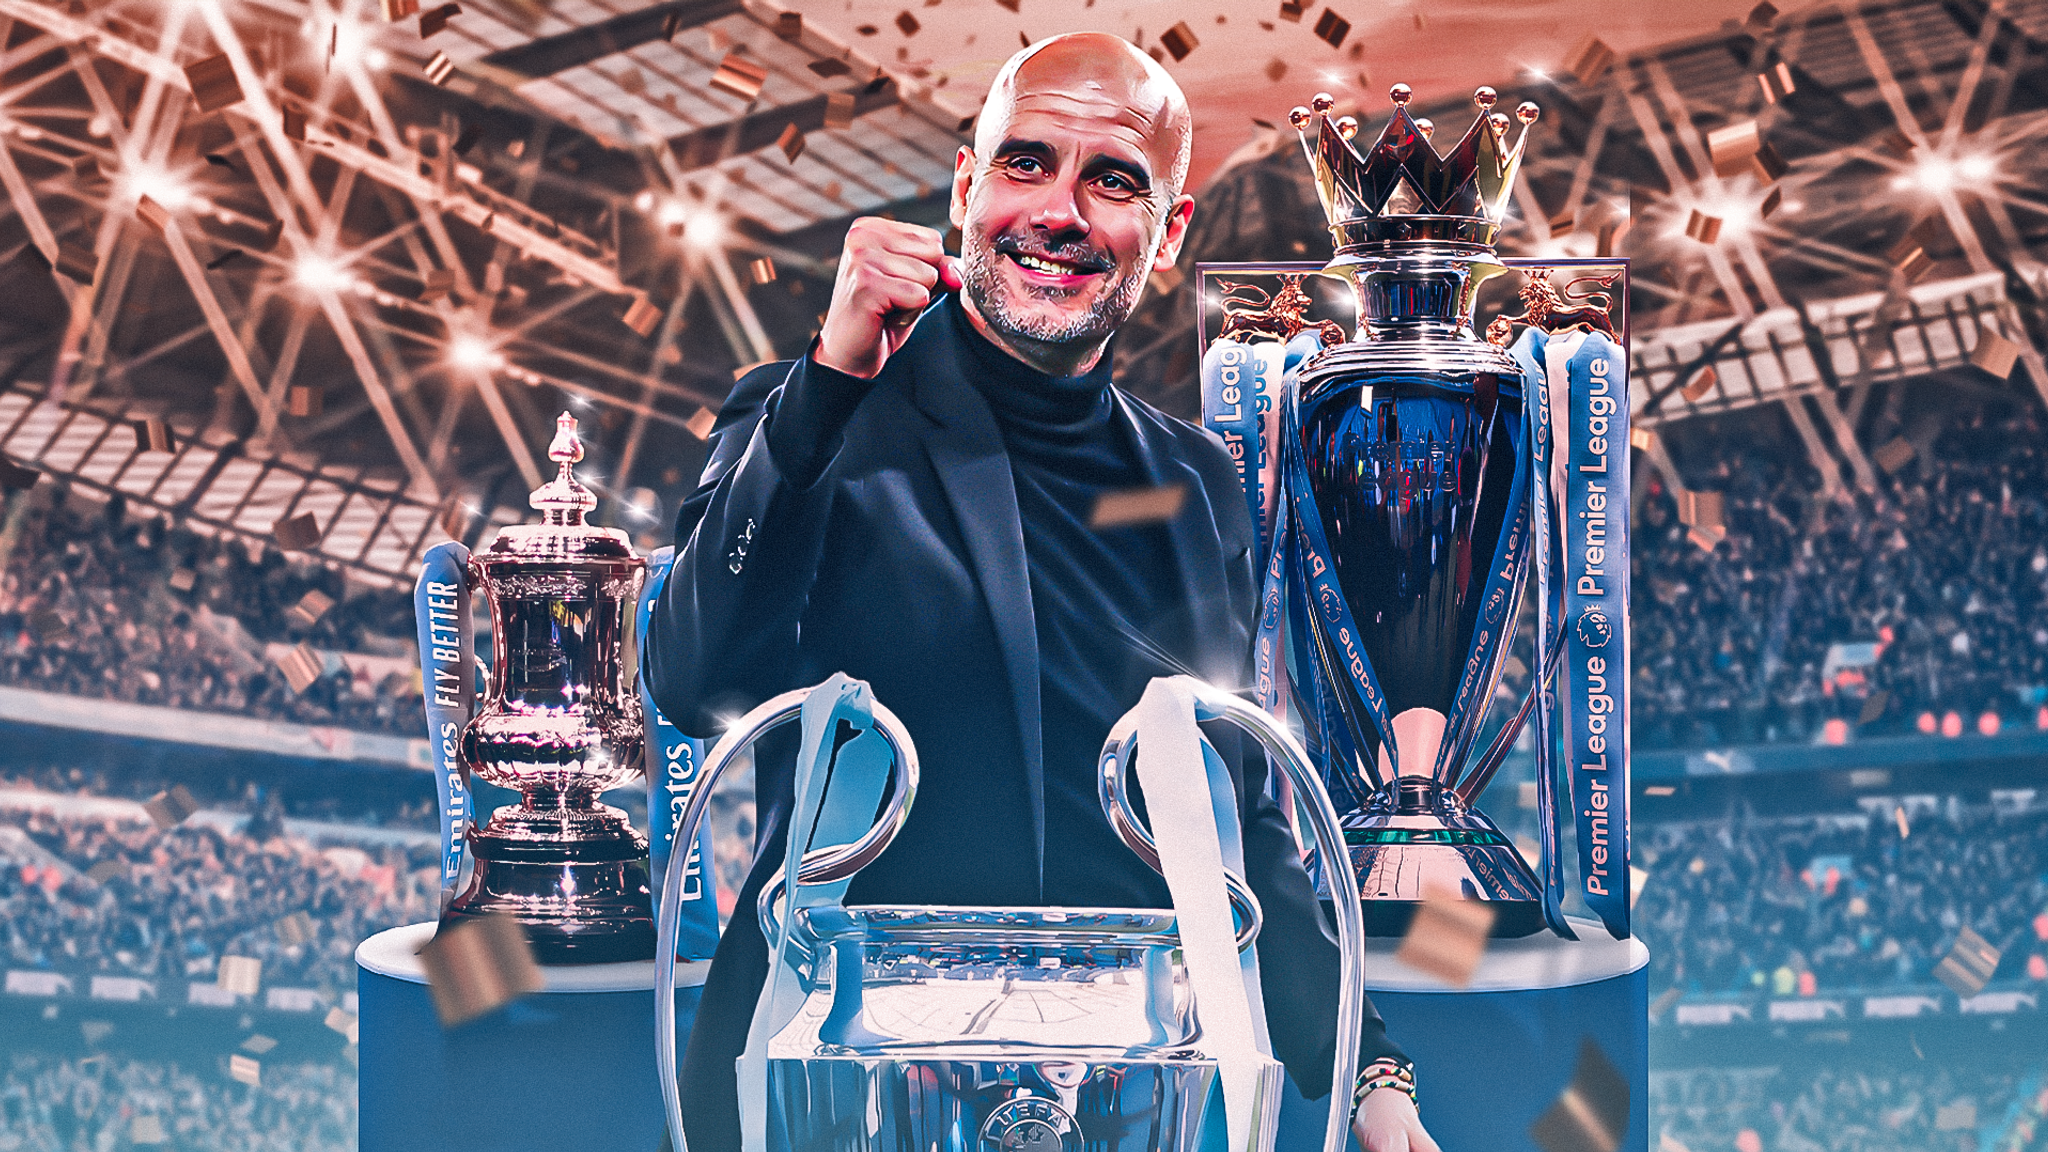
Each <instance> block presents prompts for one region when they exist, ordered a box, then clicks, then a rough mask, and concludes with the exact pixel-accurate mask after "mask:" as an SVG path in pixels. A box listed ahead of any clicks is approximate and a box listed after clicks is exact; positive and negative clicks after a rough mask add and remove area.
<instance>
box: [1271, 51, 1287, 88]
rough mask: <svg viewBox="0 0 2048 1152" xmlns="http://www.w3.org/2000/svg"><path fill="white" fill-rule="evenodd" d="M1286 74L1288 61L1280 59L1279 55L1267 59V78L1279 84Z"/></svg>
mask: <svg viewBox="0 0 2048 1152" xmlns="http://www.w3.org/2000/svg"><path fill="white" fill-rule="evenodd" d="M1286 75H1287V61H1285V60H1282V59H1280V58H1279V57H1278V56H1275V57H1273V58H1272V59H1271V60H1268V61H1266V79H1268V80H1270V81H1272V82H1273V83H1275V84H1278V83H1279V82H1280V79H1281V77H1283V76H1286Z"/></svg>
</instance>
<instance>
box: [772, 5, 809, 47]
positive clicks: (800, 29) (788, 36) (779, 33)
mask: <svg viewBox="0 0 2048 1152" xmlns="http://www.w3.org/2000/svg"><path fill="white" fill-rule="evenodd" d="M775 36H776V38H777V39H779V40H787V41H789V42H790V43H791V44H794V43H796V42H797V41H799V40H802V39H803V38H804V14H803V13H801V12H783V13H781V14H779V15H777V16H776V17H775Z"/></svg>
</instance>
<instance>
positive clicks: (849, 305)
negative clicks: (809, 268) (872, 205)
mask: <svg viewBox="0 0 2048 1152" xmlns="http://www.w3.org/2000/svg"><path fill="white" fill-rule="evenodd" d="M941 285H943V286H944V287H946V288H958V287H960V261H959V260H957V259H955V258H954V257H952V256H948V255H947V254H946V249H945V245H944V243H943V242H942V241H941V239H940V237H939V234H938V233H937V232H934V231H933V230H931V229H930V228H926V227H924V226H922V225H919V224H905V223H902V222H900V221H896V220H883V219H881V218H880V217H876V216H864V217H862V218H860V219H858V220H855V221H854V222H853V226H852V227H850V228H848V229H847V230H846V247H845V248H844V249H843V250H842V251H841V252H840V256H839V276H838V278H837V279H836V280H835V281H834V282H833V284H832V304H831V306H830V307H829V308H828V309H826V312H825V327H824V330H823V331H821V332H820V333H819V334H818V350H817V352H816V353H814V354H813V358H814V359H816V360H817V362H818V363H820V364H823V365H824V366H825V367H827V368H831V369H833V370H835V371H839V372H844V373H846V374H847V375H849V376H859V377H861V378H862V379H872V378H873V377H874V375H875V374H876V373H877V372H880V371H881V370H882V365H884V364H886V363H888V362H889V357H890V356H892V355H894V354H895V352H896V349H898V348H900V347H902V346H903V341H904V338H905V337H907V336H909V335H910V327H911V325H912V324H914V323H916V322H917V317H918V314H919V313H921V312H923V311H924V308H925V306H926V305H927V304H930V303H931V301H932V295H933V293H935V292H936V291H938V290H939V288H940V286H941Z"/></svg>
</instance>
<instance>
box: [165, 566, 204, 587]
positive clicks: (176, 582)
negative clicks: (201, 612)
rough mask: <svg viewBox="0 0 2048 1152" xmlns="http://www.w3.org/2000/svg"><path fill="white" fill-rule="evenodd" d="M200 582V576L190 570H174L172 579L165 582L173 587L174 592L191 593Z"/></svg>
mask: <svg viewBox="0 0 2048 1152" xmlns="http://www.w3.org/2000/svg"><path fill="white" fill-rule="evenodd" d="M198 582H199V574H198V573H197V572H194V571H192V570H191V569H190V568H173V569H172V570H171V575H170V578H169V579H167V580H165V581H164V583H166V584H169V585H170V586H171V591H173V592H190V591H191V590H192V586H193V585H194V584H197V583H198Z"/></svg>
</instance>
